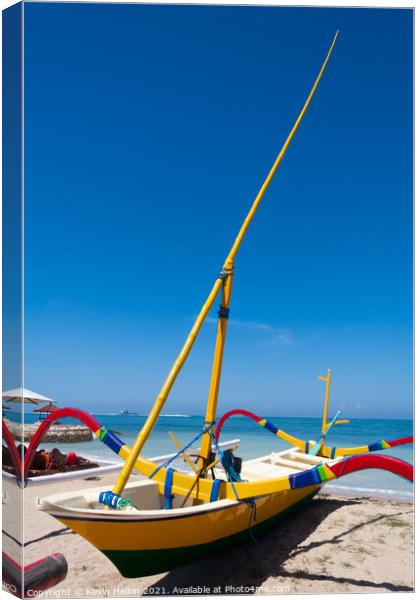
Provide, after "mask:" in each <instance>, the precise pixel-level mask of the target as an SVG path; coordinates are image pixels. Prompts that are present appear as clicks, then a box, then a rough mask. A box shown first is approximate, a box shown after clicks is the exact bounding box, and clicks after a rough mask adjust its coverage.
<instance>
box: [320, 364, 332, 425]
mask: <svg viewBox="0 0 420 600" xmlns="http://www.w3.org/2000/svg"><path fill="white" fill-rule="evenodd" d="M318 379H319V380H320V381H325V401H324V414H323V416H322V427H321V433H325V430H326V429H327V418H328V405H329V403H330V383H331V369H328V372H327V376H326V377H323V376H321V375H319V376H318Z"/></svg>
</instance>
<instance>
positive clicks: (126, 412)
mask: <svg viewBox="0 0 420 600" xmlns="http://www.w3.org/2000/svg"><path fill="white" fill-rule="evenodd" d="M120 415H121V416H122V417H137V416H138V415H137V413H136V412H131V411H129V410H121V411H120Z"/></svg>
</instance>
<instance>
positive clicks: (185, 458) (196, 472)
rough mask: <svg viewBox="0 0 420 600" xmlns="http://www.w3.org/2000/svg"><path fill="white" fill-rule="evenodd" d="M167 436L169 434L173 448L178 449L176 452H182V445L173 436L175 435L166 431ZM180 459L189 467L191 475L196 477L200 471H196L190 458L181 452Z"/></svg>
mask: <svg viewBox="0 0 420 600" xmlns="http://www.w3.org/2000/svg"><path fill="white" fill-rule="evenodd" d="M168 434H169V437H170V438H171V440H172V441H173V443H174V444H175V446H176V447H177V448H178V450H182V444H181V442H180V441H179V440H178V439H177V437H176V436H175V434H174V433H173V432H172V431H168ZM182 457H183V459H184V460H185V462H186V463H187V464H188V466H189V467H190V469H191V471H192V472H193V473H195V474H196V475H198V473H199V471H200V469H197V467H196V466H195V464H194V463H193V461H192V460H191V459H190V457H189V456H188V454H187V453H186V452H182Z"/></svg>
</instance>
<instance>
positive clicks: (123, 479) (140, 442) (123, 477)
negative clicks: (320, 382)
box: [112, 31, 338, 494]
mask: <svg viewBox="0 0 420 600" xmlns="http://www.w3.org/2000/svg"><path fill="white" fill-rule="evenodd" d="M337 37H338V31H337V33H336V34H335V36H334V39H333V42H332V44H331V47H330V49H329V51H328V53H327V56H326V58H325V60H324V62H323V64H322V67H321V69H320V71H319V73H318V76H317V78H316V79H315V82H314V84H313V86H312V89H311V91H310V92H309V95H308V97H307V99H306V101H305V104H304V105H303V107H302V110H301V111H300V113H299V116H298V118H297V119H296V121H295V124H294V125H293V127H292V129H291V131H290V133H289V135H288V136H287V138H286V141H285V142H284V144H283V147H282V149H281V150H280V152H279V154H278V156H277V158H276V160H275V161H274V164H273V166H272V167H271V169H270V171H269V173H268V175H267V177H266V179H265V181H264V183H263V185H262V186H261V189H260V191H259V192H258V194H257V196H256V198H255V200H254V202H253V204H252V206H251V209H250V210H249V212H248V215H247V216H246V218H245V220H244V222H243V224H242V227H241V228H240V230H239V233H238V235H237V237H236V239H235V241H234V243H233V246H232V248H231V250H230V252H229V254H228V255H227V257H226V260H225V262H224V264H223V268H222V271H221V273H222V274H223V273H225V272H226V270H227V269H228V268H229V265H230V264H233V262H234V259H235V256H236V254H237V252H238V250H239V247H240V245H241V242H242V240H243V238H244V236H245V234H246V231H247V229H248V227H249V225H250V223H251V221H252V219H253V217H254V215H255V213H256V211H257V208H258V206H259V204H260V202H261V200H262V197H263V196H264V194H265V192H266V190H267V188H268V186H269V185H270V183H271V181H272V179H273V177H274V174H275V172H276V170H277V168H278V166H279V164H280V163H281V161H282V160H283V157H284V155H285V153H286V151H287V149H288V147H289V145H290V142H291V141H292V139H293V137H294V135H295V133H296V131H297V129H298V127H299V125H300V123H301V121H302V119H303V117H304V115H305V113H306V111H307V109H308V106H309V104H310V102H311V100H312V98H313V95H314V94H315V91H316V89H317V87H318V84H319V82H320V80H321V77H322V75H323V73H324V71H325V68H326V66H327V63H328V61H329V59H330V56H331V53H332V51H333V48H334V46H335V43H336V41H337ZM223 280H224V277H223V276H222V277H221V276H219V277H218V278H217V279H216V281H215V283H214V285H213V288H212V290H211V292H210V294H209V296H208V298H207V300H206V301H205V302H204V304H203V307H202V309H201V311H200V312H199V314H198V316H197V318H196V321H195V323H194V325H193V326H192V328H191V331H190V333H189V335H188V337H187V339H186V341H185V343H184V345H183V347H182V349H181V352H180V353H179V355H178V357H177V358H176V360H175V362H174V364H173V366H172V368H171V370H170V372H169V374H168V376H167V378H166V380H165V382H164V384H163V386H162V388H161V390H160V392H159V394H158V396H157V398H156V400H155V403H154V405H153V407H152V409H151V411H150V413H149V416H148V418H147V419H146V422H145V423H144V425H143V427H142V429H141V430H140V432H139V434H138V436H137V439H136V441H135V442H134V445H133V447H132V449H131V451H130V454H129V456H128V458H127V460H126V462H125V463H124V466H123V467H122V469H121V472H120V473H119V475H118V478H117V481H116V483H115V485H114V487H113V490H112V491H113V492H114V493H115V494H121V492H122V491H123V489H124V487H125V485H126V483H127V481H128V479H129V477H130V474H131V471H132V470H133V468H134V465H135V463H136V460H137V457H138V456H139V454H140V452H141V451H142V449H143V446H144V444H145V443H146V441H147V439H148V437H149V435H150V433H151V431H152V429H153V427H154V425H155V423H156V421H157V419H158V417H159V414H160V412H161V410H162V408H163V406H164V404H165V402H166V399H167V397H168V395H169V392H170V391H171V389H172V386H173V384H174V383H175V380H176V378H177V376H178V374H179V372H180V371H181V369H182V367H183V365H184V363H185V361H186V360H187V357H188V355H189V353H190V351H191V348H192V347H193V345H194V342H195V340H196V338H197V336H198V333H199V331H200V329H201V326H202V325H203V323H204V321H205V319H206V317H207V315H208V313H209V311H210V309H211V307H212V306H213V303H214V301H215V299H216V297H217V294H218V293H219V291H220V289H221V287H222V285H223Z"/></svg>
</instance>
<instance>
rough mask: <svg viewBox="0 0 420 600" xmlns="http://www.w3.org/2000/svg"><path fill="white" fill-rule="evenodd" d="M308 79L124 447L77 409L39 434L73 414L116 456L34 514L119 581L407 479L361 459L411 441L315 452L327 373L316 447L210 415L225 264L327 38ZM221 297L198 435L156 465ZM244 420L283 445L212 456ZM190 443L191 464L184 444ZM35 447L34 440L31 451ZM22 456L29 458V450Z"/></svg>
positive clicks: (226, 304)
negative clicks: (393, 479)
mask: <svg viewBox="0 0 420 600" xmlns="http://www.w3.org/2000/svg"><path fill="white" fill-rule="evenodd" d="M337 35H338V32H337V34H336V35H335V37H334V40H333V42H332V45H331V47H330V49H329V51H328V54H327V56H326V58H325V60H324V63H323V65H322V67H321V69H320V71H319V73H318V76H317V78H316V80H315V82H314V85H313V87H312V89H311V91H310V93H309V95H308V97H307V99H306V101H305V103H304V106H303V108H302V110H301V112H300V114H299V116H298V118H297V120H296V122H295V124H294V125H293V128H292V129H291V131H290V133H289V135H288V137H287V139H286V141H285V143H284V145H283V147H282V149H281V151H280V153H279V154H278V156H277V158H276V160H275V162H274V164H273V166H272V168H271V170H270V172H269V174H268V175H267V178H266V179H265V181H264V183H263V185H262V187H261V189H260V191H259V193H258V195H257V196H256V198H255V200H254V203H253V204H252V206H251V209H250V211H249V213H248V215H247V217H246V219H245V221H244V222H243V224H242V226H241V228H240V231H239V233H238V235H237V237H236V239H235V241H234V244H233V246H232V248H231V250H230V252H229V254H228V255H227V258H226V260H225V262H224V264H223V267H222V269H221V271H220V274H219V276H218V277H217V279H216V281H215V283H214V285H213V287H212V289H211V292H210V294H209V296H208V298H207V300H206V301H205V303H204V305H203V307H202V309H201V311H200V313H199V315H198V317H197V319H196V321H195V323H194V325H193V327H192V329H191V331H190V332H189V335H188V337H187V340H186V342H185V344H184V346H183V347H182V349H181V352H180V354H179V356H178V357H177V359H176V360H175V363H174V365H173V367H172V369H171V371H170V373H169V375H168V377H167V379H166V381H165V383H164V384H163V387H162V389H161V391H160V393H159V394H158V396H157V398H156V401H155V403H154V405H153V407H152V409H151V411H150V414H149V416H148V418H147V419H146V421H145V423H144V425H143V427H142V429H141V430H140V432H139V434H138V437H137V439H136V441H135V443H134V445H133V447H132V448H129V447H128V446H127V445H126V444H124V442H123V441H121V440H120V439H119V438H118V436H117V435H115V434H114V433H113V432H112V431H110V430H108V429H106V428H105V427H101V425H100V423H98V422H97V421H96V420H95V419H94V418H93V417H92V416H91V415H89V414H87V413H85V412H83V411H80V410H77V409H62V410H61V411H60V410H59V411H57V412H56V413H54V414H53V415H51V416H50V417H49V418H48V419H47V420H46V421H44V424H43V427H44V428H47V427H49V425H50V424H51V423H52V422H53V420H55V419H57V418H63V417H64V416H72V417H77V418H79V419H80V420H81V421H83V422H84V423H85V424H87V425H88V426H89V427H90V428H91V429H92V431H94V433H95V434H96V436H97V437H98V438H99V440H101V441H102V442H103V443H104V444H106V445H107V446H108V447H109V448H110V449H111V450H113V451H114V452H115V453H117V454H118V455H119V456H120V457H121V458H123V459H124V461H125V462H124V465H123V467H122V470H121V472H120V474H119V476H118V479H117V481H116V483H115V485H114V488H113V489H112V490H104V489H103V488H93V489H89V490H83V491H72V492H66V493H62V494H57V495H54V496H48V497H44V498H40V499H39V500H38V505H39V509H40V510H42V511H46V512H48V513H49V514H51V515H52V516H53V517H55V518H56V519H58V520H59V521H61V522H62V523H63V524H64V525H66V526H67V527H70V528H71V529H73V531H75V532H76V533H78V534H79V535H81V536H82V537H84V538H85V539H86V540H88V541H89V542H90V543H91V544H93V545H94V546H95V547H96V548H97V549H98V550H100V551H101V552H102V553H103V554H105V555H106V556H107V557H108V558H109V559H110V560H111V561H112V562H113V563H114V565H115V566H116V567H117V569H118V570H119V571H120V573H121V574H122V575H123V576H124V577H141V576H144V575H150V574H153V573H160V572H163V571H167V570H170V569H173V568H174V567H177V566H180V565H183V564H186V563H188V562H190V561H193V560H195V559H197V558H199V557H201V556H203V555H206V554H209V553H213V552H214V551H215V550H218V549H220V548H223V547H225V546H227V545H228V544H233V543H236V542H238V541H239V540H242V539H249V538H250V533H251V537H253V535H254V534H256V533H257V532H259V531H261V530H263V529H265V528H268V527H271V526H272V525H274V524H275V523H277V522H278V521H279V520H281V519H283V518H284V517H285V516H287V515H289V514H290V513H291V512H292V511H294V510H296V509H297V508H299V507H300V506H302V505H303V504H304V503H305V502H307V501H308V500H310V499H311V498H312V497H313V496H314V495H315V494H316V493H317V492H318V491H319V490H320V488H321V487H322V486H323V485H324V484H325V483H326V482H328V481H331V480H334V479H338V478H340V477H343V476H344V475H347V474H349V473H353V472H355V471H359V470H362V469H384V470H387V471H390V472H392V473H395V474H397V475H400V476H402V477H404V478H406V479H408V480H409V481H412V480H413V467H412V465H410V464H409V463H406V462H404V461H402V460H399V459H397V458H392V457H390V456H380V455H377V454H371V453H372V452H375V451H377V450H382V449H385V448H391V447H394V446H398V445H401V444H407V443H412V441H413V438H411V437H410V438H402V439H399V440H380V441H379V442H375V443H373V444H369V445H366V446H361V447H357V448H334V447H327V446H326V445H325V438H326V435H327V433H328V430H329V429H330V428H331V427H332V426H333V425H336V424H338V423H339V422H343V421H342V420H341V421H340V420H339V419H338V417H339V414H337V415H336V416H335V417H334V419H333V420H331V421H330V422H328V419H327V415H328V404H329V389H330V376H331V374H330V372H328V375H327V376H326V377H322V379H323V380H324V381H325V382H326V395H325V403H324V413H323V418H322V428H321V435H320V438H319V440H318V441H308V440H301V439H298V438H296V437H294V436H292V435H290V434H288V433H286V432H284V431H282V430H280V429H278V428H277V427H276V426H275V425H274V424H273V423H271V422H270V421H267V420H266V419H262V418H260V417H258V416H257V415H255V414H254V413H250V412H249V411H234V412H230V413H227V414H226V415H224V416H223V417H222V418H221V419H220V420H219V421H218V423H217V424H216V410H217V400H218V393H219V385H220V377H221V372H222V362H223V353H224V346H225V340H226V332H227V323H228V317H229V308H230V301H231V293H232V282H233V274H234V260H235V258H236V255H237V252H238V250H239V247H240V245H241V242H242V240H243V238H244V236H245V234H246V231H247V229H248V227H249V225H250V223H251V221H252V219H253V217H254V215H255V212H256V210H257V208H258V206H259V204H260V202H261V199H262V197H263V196H264V193H265V191H266V190H267V188H268V186H269V184H270V182H271V180H272V179H273V176H274V174H275V172H276V170H277V168H278V166H279V164H280V162H281V161H282V159H283V157H284V155H285V152H286V150H287V148H288V147H289V144H290V142H291V140H292V138H293V136H294V135H295V133H296V131H297V129H298V127H299V125H300V123H301V121H302V119H303V116H304V114H305V112H306V110H307V108H308V106H309V104H310V102H311V100H312V98H313V96H314V93H315V91H316V89H317V87H318V84H319V82H320V80H321V78H322V75H323V73H324V70H325V68H326V66H327V63H328V61H329V59H330V56H331V53H332V51H333V48H334V46H335V43H336V40H337ZM219 295H220V296H221V305H220V309H219V319H218V325H217V336H216V344H215V351H214V358H213V367H212V376H211V382H210V389H209V394H208V401H207V408H206V412H205V417H204V423H203V427H202V430H201V431H199V432H198V433H197V436H196V437H195V438H194V439H193V440H191V442H190V443H189V444H187V445H186V446H184V447H182V446H181V445H180V444H179V442H178V441H177V440H176V438H175V436H173V434H172V439H173V440H174V442H175V443H176V444H177V446H178V452H177V453H176V455H175V458H179V457H181V458H184V461H185V465H186V467H187V468H185V467H178V468H174V467H173V466H172V467H171V466H170V464H172V465H174V463H173V462H172V459H171V460H168V461H167V462H165V463H163V464H160V465H159V464H156V463H154V462H152V461H150V460H148V459H146V458H145V457H144V456H142V454H141V452H142V449H143V447H144V444H145V442H146V441H147V439H148V437H149V435H150V433H151V431H152V429H153V427H154V425H155V423H156V421H157V419H158V417H159V414H160V412H161V410H162V408H163V406H164V404H165V402H166V400H167V398H168V395H169V393H170V391H171V388H172V386H173V384H174V383H175V380H176V378H177V376H178V374H179V372H180V371H181V369H182V367H183V365H184V363H185V361H186V359H187V357H188V355H189V353H190V350H191V349H192V347H193V345H194V342H195V340H196V338H197V336H198V333H199V331H200V329H201V326H202V325H203V323H204V321H205V319H206V317H207V315H208V313H209V311H210V309H211V307H212V306H213V304H214V302H215V301H216V298H217V297H218V296H219ZM238 413H240V414H242V415H244V416H246V417H249V418H252V419H254V421H256V422H257V423H258V424H259V425H261V426H263V427H264V428H265V429H267V430H268V431H270V432H272V433H273V434H275V435H276V436H277V437H280V438H282V439H283V440H285V441H287V442H288V443H289V444H290V446H291V447H290V448H289V449H287V450H283V451H281V452H274V453H272V454H269V455H267V456H262V457H260V458H256V459H253V460H247V461H244V462H243V463H242V462H241V460H240V459H238V458H237V457H235V456H234V454H233V452H232V449H228V450H224V451H223V450H222V449H221V448H220V445H219V435H220V432H221V428H222V426H223V423H224V422H225V421H226V419H227V418H229V417H230V416H232V415H233V414H238ZM199 440H201V441H200V444H201V446H200V451H199V456H198V458H197V460H196V461H195V462H194V461H193V460H192V458H191V455H188V454H187V450H188V448H189V447H193V446H194V444H197V443H198V441H199ZM35 445H36V443H34V447H35ZM31 451H35V450H34V448H31ZM133 469H135V470H136V471H138V472H140V473H142V474H143V475H145V477H146V479H145V480H144V481H140V482H131V483H129V482H128V480H129V477H130V474H131V472H132V470H133Z"/></svg>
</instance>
